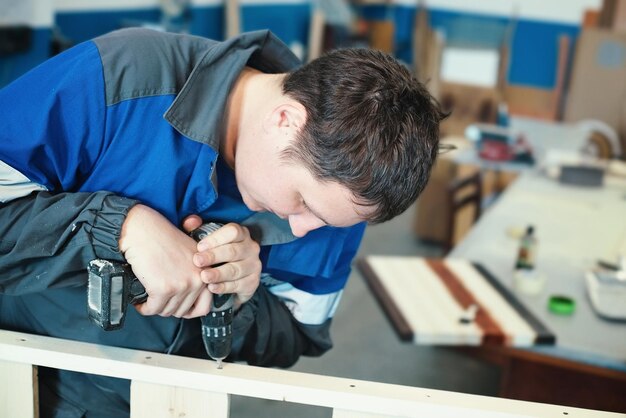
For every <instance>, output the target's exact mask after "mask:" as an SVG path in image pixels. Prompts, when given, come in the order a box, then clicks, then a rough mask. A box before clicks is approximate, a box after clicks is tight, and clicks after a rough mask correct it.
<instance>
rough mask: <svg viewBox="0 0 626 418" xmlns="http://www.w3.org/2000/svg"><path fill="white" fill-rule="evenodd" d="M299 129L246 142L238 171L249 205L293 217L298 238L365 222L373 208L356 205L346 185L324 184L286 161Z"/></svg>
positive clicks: (267, 133) (238, 156)
mask: <svg viewBox="0 0 626 418" xmlns="http://www.w3.org/2000/svg"><path fill="white" fill-rule="evenodd" d="M296 131H297V130H290V129H271V128H269V129H265V130H261V131H260V132H257V135H254V136H253V137H249V138H247V140H245V141H243V142H241V143H240V146H238V148H237V154H236V158H235V171H236V176H237V185H238V187H239V191H240V192H241V196H242V198H243V201H244V203H245V204H246V206H248V208H249V209H251V210H254V211H264V212H272V213H274V214H276V215H277V216H279V217H281V218H283V219H287V220H288V221H289V225H290V227H291V232H292V233H293V235H295V236H297V237H302V236H304V235H306V234H307V232H309V231H312V230H314V229H317V228H320V227H322V226H325V225H331V226H337V227H343V226H351V225H355V224H357V223H359V222H362V221H363V220H364V216H366V215H367V214H369V213H371V211H372V208H371V207H364V206H360V205H355V204H354V203H353V196H352V194H351V193H350V191H349V190H348V189H347V188H346V187H344V186H341V185H339V184H338V183H335V182H330V183H329V182H320V181H319V180H317V179H316V178H314V177H313V175H312V174H311V173H310V172H309V171H308V169H306V168H304V167H303V166H302V165H300V164H298V163H295V162H286V161H285V160H284V158H281V151H282V150H283V149H284V148H285V147H286V146H287V145H288V144H289V142H290V141H291V140H293V139H294V135H295V133H296ZM250 139H252V140H251V141H250Z"/></svg>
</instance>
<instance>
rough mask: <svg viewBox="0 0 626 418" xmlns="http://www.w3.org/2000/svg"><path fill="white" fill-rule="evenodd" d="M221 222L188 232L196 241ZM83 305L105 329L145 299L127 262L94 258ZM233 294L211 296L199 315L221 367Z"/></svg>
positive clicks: (228, 342)
mask: <svg viewBox="0 0 626 418" xmlns="http://www.w3.org/2000/svg"><path fill="white" fill-rule="evenodd" d="M221 227H222V225H220V224H217V223H213V222H209V223H205V224H203V225H201V226H200V227H199V228H197V229H195V230H193V231H192V232H191V234H190V235H191V237H192V238H194V239H195V240H196V241H200V240H202V239H203V238H204V237H206V236H207V235H209V234H211V233H213V232H215V231H217V230H218V229H219V228H221ZM87 272H88V273H89V279H88V283H87V307H88V313H89V318H90V319H91V320H92V321H93V322H95V323H96V324H98V325H99V326H100V327H102V329H104V330H105V331H112V330H117V329H120V328H122V327H123V326H124V318H125V317H126V309H127V308H128V305H129V304H132V305H135V304H139V303H143V302H145V301H146V299H147V298H148V294H147V293H146V289H145V288H144V287H143V285H142V284H141V282H140V281H139V279H137V278H136V277H135V276H134V274H133V271H132V269H131V267H130V265H128V264H124V263H119V262H115V261H109V260H101V259H96V260H92V261H90V262H89V265H88V266H87ZM233 303H234V295H233V294H222V295H217V294H216V295H213V302H212V303H211V310H210V311H209V313H208V314H207V315H206V316H204V317H202V318H201V320H202V341H203V342H204V348H205V349H206V351H207V354H208V355H209V357H211V358H212V359H214V360H216V361H217V367H218V368H219V369H221V368H222V360H224V359H225V358H226V357H227V356H228V355H229V354H230V349H231V344H232V322H233Z"/></svg>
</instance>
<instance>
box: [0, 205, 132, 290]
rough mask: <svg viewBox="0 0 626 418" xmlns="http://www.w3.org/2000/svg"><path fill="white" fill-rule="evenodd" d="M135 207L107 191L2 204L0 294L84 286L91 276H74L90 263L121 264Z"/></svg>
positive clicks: (0, 218)
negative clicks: (122, 241) (123, 237)
mask: <svg viewBox="0 0 626 418" xmlns="http://www.w3.org/2000/svg"><path fill="white" fill-rule="evenodd" d="M136 203H137V201H136V200H133V199H128V198H124V197H119V196H116V195H114V194H112V193H109V192H97V193H59V194H51V193H49V192H33V193H31V194H29V195H27V196H24V197H21V198H17V199H14V200H11V201H8V202H4V203H0V293H5V294H10V295H20V294H25V293H34V292H41V291H42V290H45V289H48V288H58V287H67V286H80V285H84V284H85V283H86V280H87V274H84V275H81V274H76V272H77V271H85V272H86V268H87V263H88V262H89V261H90V260H92V259H94V258H105V259H110V260H119V261H122V260H123V256H122V254H121V253H120V252H119V249H118V239H119V234H120V231H121V226H122V224H123V222H124V219H125V218H126V214H127V213H128V210H129V209H130V208H131V207H132V206H133V205H135V204H136ZM83 278H84V280H83ZM77 281H80V282H77Z"/></svg>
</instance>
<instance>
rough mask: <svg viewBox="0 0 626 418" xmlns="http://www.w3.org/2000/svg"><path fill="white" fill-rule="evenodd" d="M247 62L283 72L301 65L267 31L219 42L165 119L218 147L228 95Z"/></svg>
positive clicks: (183, 132) (189, 136)
mask: <svg viewBox="0 0 626 418" xmlns="http://www.w3.org/2000/svg"><path fill="white" fill-rule="evenodd" d="M246 65H248V66H250V67H253V68H255V69H257V70H259V71H262V72H264V73H282V72H286V71H289V70H292V69H294V68H296V67H297V66H299V65H300V60H299V59H298V58H297V57H296V56H295V55H294V54H293V53H292V52H291V50H290V49H289V47H287V45H285V44H284V43H283V42H282V41H280V40H279V39H278V38H277V37H276V36H275V35H273V34H272V33H271V32H270V31H267V30H263V31H255V32H248V33H243V34H241V35H239V36H236V37H233V38H230V39H228V40H226V41H224V42H218V43H216V44H214V46H212V47H211V48H210V49H209V50H208V51H207V53H206V54H205V55H204V57H203V58H202V59H201V60H200V62H199V63H198V64H197V65H196V66H195V68H194V69H193V70H192V72H191V75H190V76H189V78H188V79H187V81H186V83H185V84H184V85H183V88H182V89H181V91H180V93H178V95H177V96H176V99H175V100H174V102H173V103H172V105H171V106H170V108H169V109H168V110H167V111H166V112H165V115H164V118H165V119H166V120H167V121H168V122H169V123H170V124H171V125H172V126H173V127H174V128H175V129H176V130H178V131H179V132H180V133H182V134H183V135H185V136H187V137H188V138H191V139H193V140H194V141H198V142H202V143H205V144H208V145H210V146H211V147H212V148H213V149H215V150H219V143H220V140H221V138H222V137H223V134H224V132H223V129H224V125H225V123H224V122H225V121H224V114H225V110H226V105H227V100H228V95H229V92H230V90H231V88H232V85H233V84H234V83H235V81H236V80H237V78H238V77H239V74H240V73H241V71H242V70H243V68H244V67H245V66H246Z"/></svg>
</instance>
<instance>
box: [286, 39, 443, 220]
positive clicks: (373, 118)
mask: <svg viewBox="0 0 626 418" xmlns="http://www.w3.org/2000/svg"><path fill="white" fill-rule="evenodd" d="M283 93H285V94H287V95H288V96H289V97H291V98H293V99H295V100H297V101H298V102H300V103H301V104H302V105H303V106H304V107H305V109H306V111H307V121H306V123H305V126H304V127H303V128H302V129H301V131H300V132H299V137H298V138H297V139H296V141H294V142H293V143H292V144H291V145H290V146H289V147H288V148H287V149H285V151H284V157H285V158H286V159H288V160H297V161H300V162H301V163H303V164H304V165H305V166H306V167H307V168H308V169H309V170H310V171H311V173H312V174H313V175H314V176H315V177H316V178H317V179H319V180H320V181H331V182H332V181H334V182H338V183H339V184H341V185H343V186H345V187H347V188H348V189H349V190H350V191H352V193H353V194H354V196H355V203H358V204H361V205H368V206H373V207H375V211H374V213H373V214H372V215H371V216H370V217H369V219H368V221H369V222H371V223H379V222H384V221H386V220H389V219H391V218H393V217H395V216H397V215H399V214H400V213H402V212H404V211H405V210H406V209H407V208H408V207H409V206H410V205H411V204H412V203H413V202H414V201H415V199H416V198H417V196H418V195H419V194H420V193H421V191H422V190H423V188H424V186H425V185H426V183H427V181H428V178H429V176H430V172H431V168H432V166H433V163H434V161H435V159H436V157H437V152H438V145H439V123H440V121H441V120H442V119H443V117H445V115H444V114H443V113H442V112H441V110H440V108H439V105H438V103H437V102H436V101H435V100H434V99H433V98H432V96H431V95H430V94H429V93H428V91H427V90H426V88H425V87H424V85H423V84H421V83H420V82H418V81H417V80H416V79H415V78H414V77H413V76H412V75H411V73H410V72H409V70H408V69H407V68H406V67H404V66H403V65H402V64H400V63H399V62H398V61H396V60H395V59H394V58H393V57H391V56H389V55H386V54H384V53H381V52H378V51H375V50H370V49H339V50H335V51H332V52H330V53H328V54H326V55H323V56H322V57H320V58H318V59H316V60H314V61H312V62H310V63H308V64H306V65H304V66H302V67H300V68H299V69H297V70H295V71H294V72H292V73H289V74H288V75H287V76H286V78H285V80H284V82H283Z"/></svg>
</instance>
